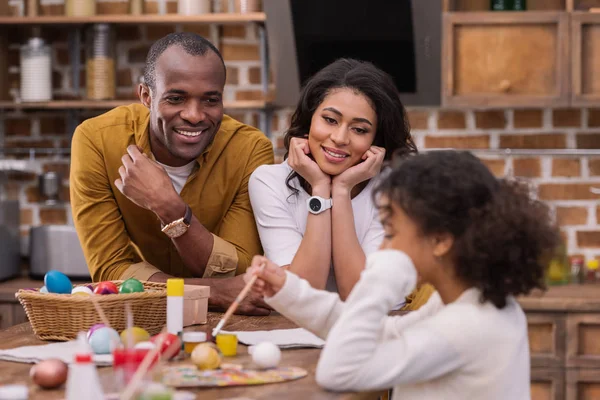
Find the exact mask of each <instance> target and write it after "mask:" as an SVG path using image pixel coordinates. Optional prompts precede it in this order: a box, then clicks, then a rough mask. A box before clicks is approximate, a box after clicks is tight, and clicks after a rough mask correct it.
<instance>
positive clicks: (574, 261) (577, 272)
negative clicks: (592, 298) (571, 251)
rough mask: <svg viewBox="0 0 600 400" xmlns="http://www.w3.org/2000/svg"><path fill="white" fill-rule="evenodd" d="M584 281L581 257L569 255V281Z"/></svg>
mask: <svg viewBox="0 0 600 400" xmlns="http://www.w3.org/2000/svg"><path fill="white" fill-rule="evenodd" d="M583 281H584V267H583V257H581V256H573V257H571V283H578V284H579V283H583Z"/></svg>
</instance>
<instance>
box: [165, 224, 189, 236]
mask: <svg viewBox="0 0 600 400" xmlns="http://www.w3.org/2000/svg"><path fill="white" fill-rule="evenodd" d="M187 230H188V227H187V226H186V225H185V224H183V223H180V224H175V225H173V226H171V227H169V228H168V229H167V230H166V231H165V233H166V234H167V235H168V236H169V237H172V238H176V237H179V236H181V235H183V234H184V233H185V232H186V231H187Z"/></svg>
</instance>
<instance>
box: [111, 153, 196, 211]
mask: <svg viewBox="0 0 600 400" xmlns="http://www.w3.org/2000/svg"><path fill="white" fill-rule="evenodd" d="M121 161H122V162H123V165H122V166H120V167H119V175H121V178H120V179H117V180H115V186H116V187H117V189H119V191H120V192H121V193H123V195H125V196H126V197H127V198H128V199H129V200H131V201H133V202H134V203H135V204H137V205H138V206H140V207H142V208H145V209H147V210H150V211H153V212H155V213H157V214H158V215H159V217H160V214H161V213H160V211H161V210H163V209H165V208H170V207H173V204H177V203H178V202H179V203H182V201H181V198H180V197H179V196H178V195H177V192H176V191H175V188H174V187H173V184H172V183H171V179H169V176H168V175H167V173H166V172H165V170H164V169H163V168H162V167H161V166H160V165H158V164H157V163H156V162H154V161H152V160H151V159H149V158H148V156H147V155H145V154H143V153H142V152H141V151H140V149H139V148H138V147H137V146H134V145H130V146H129V147H127V154H125V155H124V156H123V157H122V158H121ZM179 208H180V209H181V210H179V209H178V210H177V211H178V213H179V211H181V215H182V216H183V212H184V208H185V205H183V206H181V207H179ZM167 222H171V221H167Z"/></svg>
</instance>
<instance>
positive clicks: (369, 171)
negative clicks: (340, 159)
mask: <svg viewBox="0 0 600 400" xmlns="http://www.w3.org/2000/svg"><path fill="white" fill-rule="evenodd" d="M384 157H385V149H384V148H383V147H377V146H371V148H369V150H367V152H366V153H365V154H363V156H362V159H363V160H364V161H363V162H361V163H359V164H356V165H355V166H353V167H350V168H348V169H347V170H345V171H344V172H342V173H341V174H339V175H337V176H335V177H334V178H333V190H337V189H342V190H344V191H347V192H350V191H351V190H352V188H354V186H356V185H358V184H359V183H361V182H364V181H366V180H368V179H371V178H373V177H375V176H377V174H379V172H380V171H381V166H382V165H383V158H384Z"/></svg>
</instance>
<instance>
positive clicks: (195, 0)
mask: <svg viewBox="0 0 600 400" xmlns="http://www.w3.org/2000/svg"><path fill="white" fill-rule="evenodd" d="M211 8H212V7H211V0H179V1H178V3H177V13H178V14H180V15H198V14H208V13H210V12H211Z"/></svg>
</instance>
